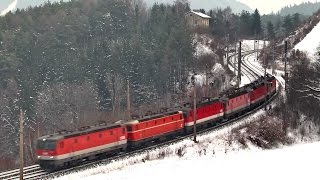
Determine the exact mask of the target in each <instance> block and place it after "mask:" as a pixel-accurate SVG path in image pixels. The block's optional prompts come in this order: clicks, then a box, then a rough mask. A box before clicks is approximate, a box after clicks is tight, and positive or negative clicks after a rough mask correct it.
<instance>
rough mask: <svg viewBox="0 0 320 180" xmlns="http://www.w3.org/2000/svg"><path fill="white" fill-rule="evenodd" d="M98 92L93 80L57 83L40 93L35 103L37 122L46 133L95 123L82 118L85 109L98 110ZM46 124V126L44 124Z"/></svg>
mask: <svg viewBox="0 0 320 180" xmlns="http://www.w3.org/2000/svg"><path fill="white" fill-rule="evenodd" d="M97 99H98V98H97V92H96V90H95V88H94V85H93V83H92V82H89V81H86V82H84V83H83V84H80V85H79V84H65V83H57V84H53V85H51V86H48V87H46V88H43V89H42V91H40V92H39V93H38V97H37V100H36V104H35V110H36V115H37V119H38V120H39V121H38V122H37V123H38V125H39V126H43V127H42V129H44V131H45V132H42V133H44V134H47V133H50V132H51V133H52V132H55V131H58V130H62V129H74V128H77V127H79V126H81V125H89V124H93V123H92V122H88V120H84V119H81V117H80V115H81V113H82V112H84V111H94V110H97ZM44 125H45V126H44Z"/></svg>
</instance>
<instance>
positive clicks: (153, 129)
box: [126, 111, 184, 148]
mask: <svg viewBox="0 0 320 180" xmlns="http://www.w3.org/2000/svg"><path fill="white" fill-rule="evenodd" d="M126 125H127V129H128V145H129V146H130V148H137V147H140V146H144V145H146V143H148V142H151V141H161V140H165V139H167V138H170V137H172V136H174V135H176V134H182V133H183V131H184V117H183V112H182V111H174V112H167V113H164V114H159V115H155V116H149V117H146V118H143V119H139V120H133V121H130V122H128V123H127V124H126Z"/></svg>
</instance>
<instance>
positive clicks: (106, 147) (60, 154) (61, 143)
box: [37, 124, 127, 170]
mask: <svg viewBox="0 0 320 180" xmlns="http://www.w3.org/2000/svg"><path fill="white" fill-rule="evenodd" d="M126 147H127V130H126V127H125V126H123V125H119V124H114V125H110V126H107V125H99V126H93V127H84V128H81V129H79V130H78V131H76V132H67V131H61V132H59V133H56V134H52V135H48V136H43V137H41V138H39V139H38V141H37V156H38V163H39V165H40V167H42V168H43V169H48V170H54V169H58V168H60V167H64V166H68V165H72V164H76V163H78V161H84V160H91V159H95V158H97V157H98V156H100V155H106V154H112V153H117V152H120V151H122V150H125V149H126Z"/></svg>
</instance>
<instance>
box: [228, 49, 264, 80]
mask: <svg viewBox="0 0 320 180" xmlns="http://www.w3.org/2000/svg"><path fill="white" fill-rule="evenodd" d="M256 52H257V51H256V50H251V51H247V52H242V67H241V75H242V76H246V77H247V78H248V79H249V81H250V82H253V81H255V80H257V79H258V78H259V77H260V74H259V73H258V72H256V71H255V70H253V69H251V67H250V66H249V65H248V64H247V63H246V62H247V61H248V58H249V57H250V56H251V55H253V54H254V53H256ZM233 56H236V54H234V55H232V56H230V57H233ZM230 57H229V59H231V60H230V64H229V65H230V66H231V67H232V68H235V69H237V68H238V63H237V62H234V61H235V60H234V59H233V58H230ZM246 59H247V60H246Z"/></svg>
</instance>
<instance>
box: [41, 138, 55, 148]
mask: <svg viewBox="0 0 320 180" xmlns="http://www.w3.org/2000/svg"><path fill="white" fill-rule="evenodd" d="M55 148H56V142H55V141H43V140H42V139H40V140H38V142H37V149H41V150H54V149H55Z"/></svg>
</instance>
